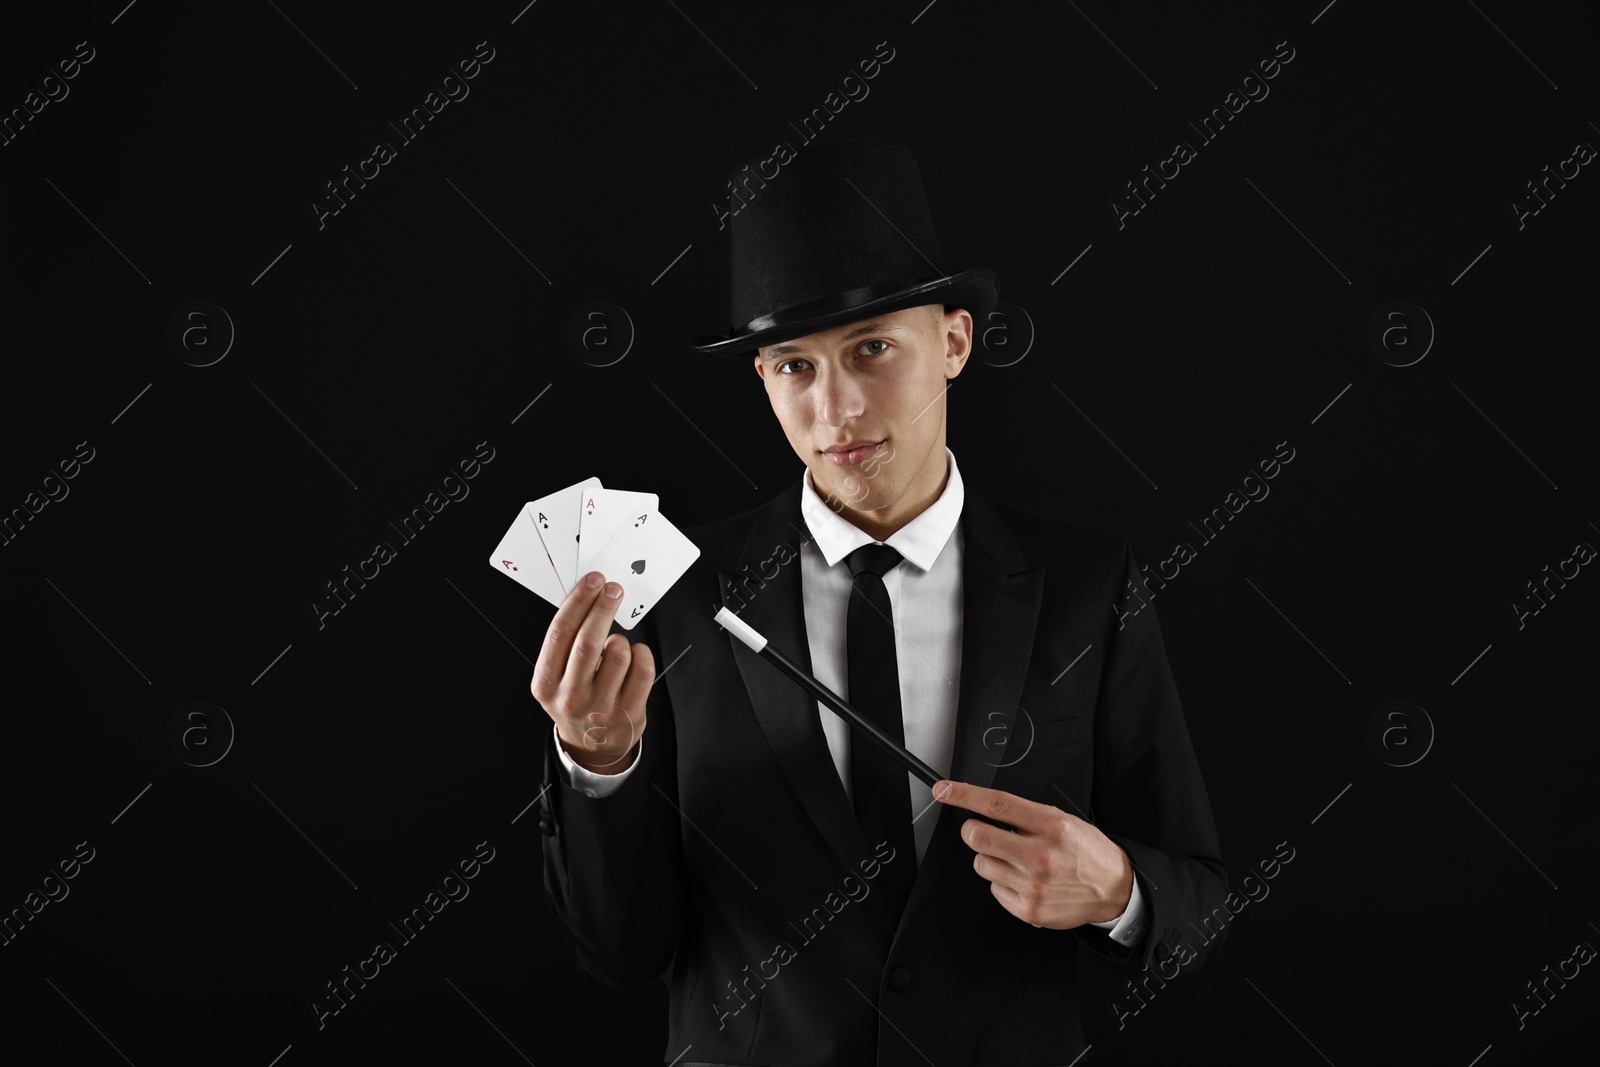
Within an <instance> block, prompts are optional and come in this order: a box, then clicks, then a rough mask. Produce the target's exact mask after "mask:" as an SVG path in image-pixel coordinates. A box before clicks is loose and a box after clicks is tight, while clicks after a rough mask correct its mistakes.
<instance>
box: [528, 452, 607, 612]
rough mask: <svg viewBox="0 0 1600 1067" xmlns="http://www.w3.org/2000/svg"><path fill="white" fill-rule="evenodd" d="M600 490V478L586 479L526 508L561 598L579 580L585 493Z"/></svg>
mask: <svg viewBox="0 0 1600 1067" xmlns="http://www.w3.org/2000/svg"><path fill="white" fill-rule="evenodd" d="M599 488H601V486H600V479H599V478H587V479H585V480H584V481H581V482H576V483H574V484H572V485H569V486H567V487H566V488H565V489H557V490H556V491H555V492H553V493H551V494H550V495H549V496H543V497H540V498H539V499H538V500H535V501H534V502H533V503H531V504H529V505H528V518H530V519H532V520H533V524H534V528H535V529H536V530H538V531H539V539H540V540H542V541H543V542H544V547H545V551H547V552H549V553H550V562H551V563H552V564H553V565H554V566H555V569H556V581H558V582H560V583H561V592H562V595H563V596H565V594H567V593H569V592H571V591H572V583H573V582H575V581H577V580H578V534H579V530H578V519H579V517H580V516H581V515H582V512H581V511H580V508H581V507H582V505H583V502H584V499H585V494H587V493H589V492H591V491H592V490H595V489H599Z"/></svg>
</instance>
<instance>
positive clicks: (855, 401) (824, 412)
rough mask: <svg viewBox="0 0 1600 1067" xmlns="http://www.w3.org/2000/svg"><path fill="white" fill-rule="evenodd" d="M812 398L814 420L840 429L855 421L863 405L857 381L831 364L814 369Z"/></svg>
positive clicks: (864, 400)
mask: <svg viewBox="0 0 1600 1067" xmlns="http://www.w3.org/2000/svg"><path fill="white" fill-rule="evenodd" d="M813 395H814V396H815V398H816V416H817V421H819V422H821V423H823V424H824V425H827V426H836V427H837V426H844V425H846V424H847V423H850V422H852V421H854V420H856V419H859V418H860V417H861V415H862V414H863V413H864V412H865V410H866V406H867V405H866V390H865V389H864V388H863V386H862V382H861V379H860V378H859V377H858V376H857V375H855V374H853V373H852V372H851V371H849V370H847V369H844V368H843V367H840V366H838V365H836V364H832V363H825V364H823V365H822V366H821V367H820V368H819V369H818V370H817V383H816V387H815V389H814V390H813Z"/></svg>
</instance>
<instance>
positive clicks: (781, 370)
mask: <svg viewBox="0 0 1600 1067" xmlns="http://www.w3.org/2000/svg"><path fill="white" fill-rule="evenodd" d="M791 363H801V364H804V363H805V360H803V359H786V360H784V361H783V362H782V363H779V364H778V365H777V367H776V368H775V369H776V370H777V372H778V373H779V374H784V373H787V372H786V371H785V370H784V369H783V368H785V367H787V366H788V365H789V364H791ZM795 373H797V374H798V373H799V372H798V371H796V372H795Z"/></svg>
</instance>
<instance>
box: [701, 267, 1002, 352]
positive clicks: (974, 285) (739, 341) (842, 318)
mask: <svg viewBox="0 0 1600 1067" xmlns="http://www.w3.org/2000/svg"><path fill="white" fill-rule="evenodd" d="M999 297H1000V279H999V278H998V277H997V276H996V275H995V272H994V271H992V270H990V269H989V268H988V267H973V268H972V269H971V270H964V271H962V272H961V273H959V274H951V275H948V276H946V277H943V278H939V279H936V280H934V281H930V282H922V283H920V284H918V285H913V286H911V287H909V288H906V289H901V290H899V291H897V292H893V293H889V294H887V295H885V296H880V297H877V298H875V299H872V300H867V301H863V302H861V303H855V304H850V305H848V306H845V307H839V308H834V309H830V310H826V311H820V312H817V313H814V314H802V315H799V316H798V317H795V318H793V319H789V320H788V321H778V322H776V323H774V324H773V325H771V326H768V327H765V328H763V329H759V330H748V331H743V332H740V333H737V334H735V335H733V336H731V337H717V336H715V335H709V336H708V335H701V336H698V337H695V338H693V339H692V340H690V342H689V345H690V347H691V348H693V349H694V350H695V351H696V352H700V353H703V354H705V355H708V356H719V357H724V358H727V357H735V356H747V355H750V354H751V353H753V352H755V351H756V350H757V349H759V348H761V347H762V346H764V345H775V344H778V343H780V342H782V341H792V340H794V339H795V338H796V337H804V336H805V335H807V334H811V333H816V332H818V331H819V330H827V329H832V328H833V327H835V326H843V325H845V324H847V323H851V322H859V321H861V320H862V319H865V318H870V317H871V316H873V315H877V314H880V313H885V312H890V311H903V310H904V309H906V308H910V307H918V306H919V305H922V304H950V305H953V306H955V307H961V308H966V309H967V310H968V311H970V312H972V313H973V314H974V316H975V317H977V316H980V315H981V314H982V312H983V311H985V310H988V309H991V308H993V306H994V305H995V303H996V301H997V300H998V299H999ZM786 315H787V313H784V312H779V313H778V314H777V315H775V316H773V318H775V319H778V320H784V319H785V318H786Z"/></svg>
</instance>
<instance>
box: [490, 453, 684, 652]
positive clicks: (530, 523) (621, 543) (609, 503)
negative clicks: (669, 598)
mask: <svg viewBox="0 0 1600 1067" xmlns="http://www.w3.org/2000/svg"><path fill="white" fill-rule="evenodd" d="M657 499H658V498H657V497H656V494H654V493H632V492H629V491H628V490H626V489H607V488H605V487H604V486H602V485H601V484H600V479H599V478H590V479H588V480H587V481H582V482H578V483H577V484H576V485H569V486H567V487H566V488H565V489H560V490H557V491H556V492H554V493H551V494H550V495H549V496H546V497H541V498H540V499H538V500H534V501H531V502H530V503H528V504H526V505H524V507H523V509H522V512H521V513H520V514H519V515H518V516H517V519H516V521H515V522H513V523H512V524H511V528H510V529H508V530H507V531H506V535H505V536H504V537H503V538H501V539H500V544H499V545H497V546H496V547H495V550H494V554H493V555H492V556H490V557H489V565H490V566H491V567H493V568H494V569H495V570H497V571H499V572H500V573H502V574H504V575H506V576H507V577H508V578H511V579H514V580H515V581H516V582H518V583H519V584H521V585H524V586H526V587H527V588H529V589H532V590H533V591H534V592H535V593H538V594H539V595H540V596H542V597H544V598H545V599H546V600H548V601H549V602H550V603H552V604H554V605H556V606H557V607H560V606H561V603H562V601H564V600H566V598H567V594H568V593H570V592H571V591H572V587H573V586H574V585H575V584H577V582H578V581H579V580H580V579H581V578H582V577H583V576H584V575H585V574H588V573H589V572H590V571H599V572H600V573H601V574H603V575H605V577H606V581H608V582H616V583H617V584H618V585H620V586H622V603H621V605H619V606H618V608H617V622H619V623H620V624H621V625H622V628H623V629H625V630H631V629H633V627H634V625H635V624H636V623H638V621H639V620H640V619H642V618H644V616H645V615H646V614H647V613H648V612H649V611H650V609H651V608H653V607H655V606H656V602H657V601H658V600H660V599H661V598H662V597H663V596H665V595H666V593H667V590H669V589H671V588H672V585H673V583H674V582H676V581H677V580H678V579H679V578H681V577H683V574H684V572H685V571H687V570H688V569H689V565H690V564H691V563H693V562H694V561H695V560H696V559H698V558H699V556H700V549H699V547H698V546H697V545H696V544H695V543H694V542H693V541H691V540H689V538H688V537H686V536H684V534H683V532H682V531H681V530H679V529H678V528H677V527H676V526H674V525H672V523H670V522H668V521H667V519H666V517H665V516H663V515H662V514H661V512H660V511H658V510H656V503H657Z"/></svg>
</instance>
